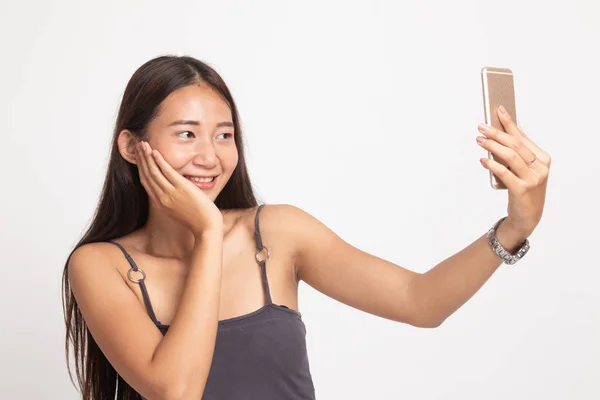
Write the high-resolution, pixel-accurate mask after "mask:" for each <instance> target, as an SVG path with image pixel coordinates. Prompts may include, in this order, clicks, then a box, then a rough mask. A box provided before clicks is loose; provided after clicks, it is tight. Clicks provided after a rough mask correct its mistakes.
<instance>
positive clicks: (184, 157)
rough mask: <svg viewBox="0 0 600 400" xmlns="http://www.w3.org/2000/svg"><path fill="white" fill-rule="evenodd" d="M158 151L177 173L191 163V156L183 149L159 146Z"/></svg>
mask: <svg viewBox="0 0 600 400" xmlns="http://www.w3.org/2000/svg"><path fill="white" fill-rule="evenodd" d="M156 150H158V151H159V152H160V154H162V156H163V158H164V159H165V161H166V162H167V163H169V165H170V166H171V167H173V169H174V170H175V171H179V170H180V169H181V168H183V167H184V166H185V165H186V164H187V163H188V162H189V161H190V154H189V152H187V151H183V150H182V149H177V148H174V147H171V146H160V145H159V146H157V147H156Z"/></svg>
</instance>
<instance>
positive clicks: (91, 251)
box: [67, 242, 119, 280]
mask: <svg viewBox="0 0 600 400" xmlns="http://www.w3.org/2000/svg"><path fill="white" fill-rule="evenodd" d="M115 250H117V251H119V249H118V248H117V247H116V246H115V245H113V244H110V243H106V242H97V243H87V244H84V245H83V246H80V247H78V248H77V249H76V250H75V251H74V252H73V254H71V257H70V258H69V262H68V265H67V268H68V272H69V279H75V280H77V279H81V278H83V277H86V276H88V274H94V273H97V272H98V268H103V269H106V266H108V265H110V264H111V261H114V260H115V254H117V253H116V252H115ZM92 265H93V268H91V266H92Z"/></svg>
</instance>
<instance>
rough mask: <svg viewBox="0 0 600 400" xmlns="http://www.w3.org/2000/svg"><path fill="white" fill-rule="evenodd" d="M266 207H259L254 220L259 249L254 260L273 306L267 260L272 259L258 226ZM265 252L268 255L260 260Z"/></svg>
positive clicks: (266, 296) (262, 205) (266, 295)
mask: <svg viewBox="0 0 600 400" xmlns="http://www.w3.org/2000/svg"><path fill="white" fill-rule="evenodd" d="M264 206H265V204H264V203H263V204H261V205H260V206H258V209H257V210H256V217H255V220H254V225H255V230H254V236H255V237H256V247H257V248H258V251H257V253H256V255H255V256H254V258H255V259H256V262H257V263H258V264H259V265H260V272H261V275H262V281H263V287H264V289H265V298H266V303H267V304H271V303H272V302H273V301H272V300H271V291H270V290H269V281H268V279H267V260H268V259H269V257H270V253H269V249H268V248H267V247H266V246H263V242H262V238H261V236H260V228H259V224H258V214H259V213H260V210H262V208H263V207H264ZM263 250H265V252H266V255H265V256H264V258H259V256H260V254H261V253H263Z"/></svg>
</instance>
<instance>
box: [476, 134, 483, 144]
mask: <svg viewBox="0 0 600 400" xmlns="http://www.w3.org/2000/svg"><path fill="white" fill-rule="evenodd" d="M476 140H477V143H479V144H484V143H485V138H484V137H483V136H477V139H476Z"/></svg>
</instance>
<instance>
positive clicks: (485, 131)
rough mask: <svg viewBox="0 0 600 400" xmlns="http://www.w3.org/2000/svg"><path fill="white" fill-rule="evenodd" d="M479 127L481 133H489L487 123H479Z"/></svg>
mask: <svg viewBox="0 0 600 400" xmlns="http://www.w3.org/2000/svg"><path fill="white" fill-rule="evenodd" d="M478 129H479V132H481V133H487V131H488V130H489V127H488V126H487V125H486V124H479V126H478Z"/></svg>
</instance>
